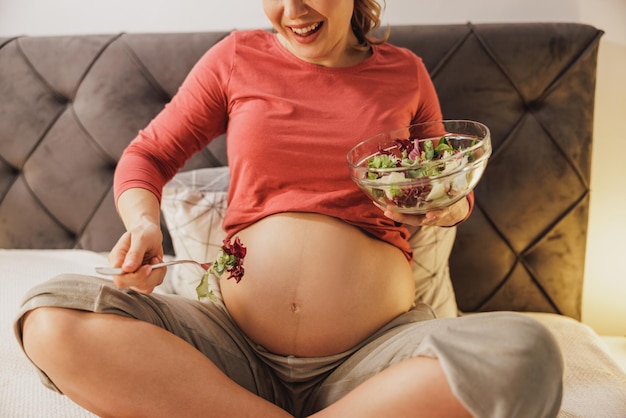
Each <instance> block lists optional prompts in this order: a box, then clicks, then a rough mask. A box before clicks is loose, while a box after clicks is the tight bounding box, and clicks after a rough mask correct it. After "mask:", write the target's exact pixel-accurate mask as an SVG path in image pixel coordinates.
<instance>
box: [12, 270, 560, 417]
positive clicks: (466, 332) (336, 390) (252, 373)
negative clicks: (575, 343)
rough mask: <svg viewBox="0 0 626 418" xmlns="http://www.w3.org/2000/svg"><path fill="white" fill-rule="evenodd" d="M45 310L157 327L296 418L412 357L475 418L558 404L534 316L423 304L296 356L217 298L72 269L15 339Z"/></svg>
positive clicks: (550, 413)
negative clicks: (441, 310) (269, 345)
mask: <svg viewBox="0 0 626 418" xmlns="http://www.w3.org/2000/svg"><path fill="white" fill-rule="evenodd" d="M43 306H54V307H65V308H71V309H78V310H83V311H92V312H100V313H110V314H117V315H123V316H126V317H130V318H136V319H139V320H142V321H146V322H149V323H152V324H154V325H157V326H159V327H162V328H164V329H166V330H168V331H169V332H171V333H173V334H175V335H177V336H179V337H180V338H182V339H183V340H185V341H187V342H188V343H189V344H191V345H193V346H194V347H196V348H197V349H198V350H200V351H201V352H202V353H204V355H205V356H206V357H207V358H209V359H210V360H211V361H212V362H213V363H215V364H216V365H217V366H218V367H219V368H220V369H221V370H222V371H223V372H224V373H226V374H227V375H228V376H230V378H231V379H233V380H234V381H236V382H237V383H239V384H240V385H241V386H243V387H245V388H247V389H248V390H249V391H251V392H253V393H256V394H258V395H259V396H261V397H263V398H265V399H267V400H269V401H270V402H272V403H274V404H276V405H278V406H280V407H282V408H283V409H285V410H287V411H289V412H290V413H291V414H293V415H294V416H297V417H301V416H307V415H310V414H312V413H314V412H316V411H318V410H320V409H323V408H324V407H326V406H327V405H330V404H332V403H333V402H335V401H337V400H338V399H340V398H341V397H342V396H344V395H345V394H347V393H348V392H350V391H351V390H352V389H354V388H355V387H356V386H358V385H359V384H361V383H362V382H364V381H365V380H366V379H368V378H369V377H371V376H373V375H375V374H377V373H378V372H380V371H381V370H383V369H385V368H387V367H389V366H391V365H393V364H396V363H399V362H401V361H403V360H405V359H408V358H412V357H416V356H428V357H433V358H437V359H439V361H440V363H441V365H442V367H443V370H444V372H445V373H446V375H447V378H448V380H449V382H450V384H451V386H452V390H453V393H454V394H455V395H456V396H457V397H458V398H459V399H460V400H461V402H462V403H463V404H464V405H465V406H466V407H467V408H468V409H469V410H470V411H472V413H473V415H474V416H476V417H493V418H496V417H498V418H501V417H506V418H514V417H524V418H526V417H534V418H541V417H555V416H556V415H557V413H558V410H559V407H560V403H561V397H562V373H563V369H562V360H561V355H560V352H559V349H558V346H557V343H556V342H555V340H554V339H553V337H552V335H551V334H550V333H549V331H548V330H547V329H546V328H544V327H543V326H542V325H541V324H540V323H539V322H537V321H535V320H533V319H531V318H529V317H527V316H524V315H521V314H517V313H512V312H498V313H483V314H472V315H468V316H463V317H459V318H441V319H436V318H435V316H434V314H433V311H432V310H431V309H430V308H429V307H428V306H427V305H423V304H422V305H418V306H416V307H414V308H413V309H412V310H411V311H409V312H407V313H405V314H403V315H400V316H399V317H397V318H395V319H394V320H392V321H391V322H389V323H388V324H386V325H385V326H384V327H382V328H381V329H380V330H378V331H377V332H376V333H374V334H373V335H372V336H370V337H369V338H368V339H367V340H365V341H363V342H362V343H361V344H359V345H358V346H356V347H354V348H352V349H351V350H349V351H347V352H344V353H340V354H337V355H333V356H326V357H315V358H299V357H294V356H280V355H275V354H272V353H270V352H268V351H266V350H265V349H264V348H263V347H261V346H258V345H256V344H254V343H253V342H252V341H251V340H250V339H248V338H247V337H246V335H245V334H244V333H243V332H242V331H241V330H240V329H239V328H238V327H237V325H236V324H235V323H234V322H233V320H232V319H231V317H230V315H229V314H228V312H227V310H226V308H225V306H224V305H223V303H221V302H215V303H213V302H199V301H195V300H191V299H187V298H184V297H181V296H175V295H161V294H150V295H145V294H141V293H137V292H134V291H132V290H120V289H117V288H116V287H115V286H114V285H113V284H112V282H111V281H109V280H103V279H99V278H95V277H87V276H78V275H69V274H66V275H61V276H57V277H55V278H54V279H52V280H50V281H48V282H45V283H43V284H41V285H39V286H37V287H35V288H33V289H32V290H31V291H30V292H28V293H27V295H26V296H25V299H24V302H23V305H22V308H21V310H20V312H19V315H18V319H17V321H16V323H15V332H16V335H17V337H18V340H19V341H20V344H21V334H22V318H23V315H24V314H25V313H26V312H28V311H29V310H32V309H34V308H38V307H43ZM40 374H41V377H42V381H43V382H44V384H46V385H47V386H48V387H50V388H51V389H54V390H57V391H58V388H56V386H55V385H54V383H53V382H51V381H50V380H49V379H48V377H47V376H46V375H45V374H44V373H43V372H41V371H40Z"/></svg>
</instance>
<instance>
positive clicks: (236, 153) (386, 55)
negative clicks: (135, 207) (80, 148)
mask: <svg viewBox="0 0 626 418" xmlns="http://www.w3.org/2000/svg"><path fill="white" fill-rule="evenodd" d="M440 119H442V115H441V110H440V107H439V101H438V98H437V95H436V92H435V89H434V87H433V84H432V82H431V79H430V77H429V75H428V72H427V70H426V68H425V66H424V64H423V63H422V60H421V59H420V58H418V57H417V56H415V55H414V54H413V53H412V52H411V51H409V50H407V49H403V48H398V47H396V46H393V45H390V44H383V45H379V46H374V47H373V54H372V56H371V57H369V58H368V59H366V60H365V61H363V62H361V63H359V64H357V65H354V66H351V67H344V68H327V67H321V66H317V65H314V64H310V63H307V62H304V61H302V60H300V59H298V58H296V57H295V56H293V55H292V54H290V53H289V52H288V51H286V50H285V49H284V48H283V47H282V46H281V45H280V43H279V42H278V40H277V38H276V36H275V35H274V34H272V33H269V32H267V31H262V30H256V31H234V32H232V33H231V34H230V35H229V36H227V37H226V38H225V39H223V40H222V41H220V42H219V43H218V44H216V45H215V46H214V47H212V48H211V49H210V50H209V51H208V52H207V53H206V54H205V55H204V56H203V57H202V58H201V59H200V60H199V61H198V63H197V64H196V65H195V67H194V68H193V69H192V71H191V72H190V74H189V75H188V77H187V79H186V80H185V82H184V83H183V84H182V86H181V87H180V89H179V91H178V93H177V94H176V95H175V96H174V98H173V99H172V100H171V102H170V103H169V104H167V105H166V106H165V109H164V110H163V111H162V112H161V113H160V114H159V115H157V116H156V117H155V119H154V120H152V121H151V122H150V124H149V125H148V126H147V127H146V128H145V129H144V130H142V131H140V132H139V135H138V136H137V138H135V139H134V140H133V141H132V143H131V144H130V145H129V146H128V148H127V149H126V150H125V152H124V154H123V155H122V158H121V159H120V161H119V164H118V167H117V170H116V175H115V198H116V200H117V199H118V198H119V195H120V194H121V193H122V192H124V191H125V190H127V189H129V188H133V187H140V188H145V189H148V190H150V191H152V192H153V193H154V194H155V195H156V196H157V198H159V199H160V198H161V190H162V188H163V186H164V185H165V183H166V182H167V181H169V180H170V179H171V178H172V177H173V176H174V175H175V174H176V172H177V171H178V170H179V169H180V168H181V167H182V166H183V165H184V163H185V162H186V160H187V159H189V158H190V157H191V156H192V154H194V153H196V152H198V151H200V150H202V148H203V147H205V146H206V145H207V144H208V143H209V142H210V141H211V140H212V139H213V138H215V137H217V136H219V135H221V134H223V133H227V150H228V163H229V166H230V171H231V184H230V191H229V198H228V211H227V214H226V216H225V218H224V229H225V230H226V232H227V234H228V236H229V237H230V236H233V235H234V234H236V233H237V232H238V231H239V230H241V229H242V228H245V227H246V226H249V225H251V224H253V223H254V222H256V221H258V220H259V219H261V218H263V217H265V216H268V215H272V214H275V213H279V212H314V213H320V214H324V215H328V216H333V217H336V218H340V219H342V220H344V221H345V222H348V223H350V224H352V225H355V226H358V227H359V228H361V229H363V230H364V231H366V232H367V233H369V234H371V235H373V236H375V237H378V238H380V239H382V240H384V241H387V242H389V243H391V244H393V245H395V246H396V247H398V248H400V249H401V250H402V251H404V252H405V254H406V255H407V257H408V258H409V259H410V258H411V256H412V254H411V247H410V245H409V243H408V241H407V239H408V231H407V229H406V228H404V227H403V226H401V225H398V224H396V223H395V222H394V221H393V220H391V219H388V218H386V217H385V216H384V215H383V213H382V211H381V210H380V209H379V208H377V207H376V206H374V204H373V203H372V202H371V200H370V199H368V198H367V197H366V196H365V195H364V194H363V193H362V192H361V191H360V190H359V188H358V187H357V186H356V184H355V183H354V182H353V181H352V180H351V179H350V175H349V170H348V166H347V163H346V154H347V152H348V151H349V150H350V148H352V147H353V146H354V145H356V144H357V143H358V142H360V141H362V140H364V139H366V138H368V137H370V136H373V135H375V134H378V133H380V132H383V131H386V130H390V129H394V128H398V127H402V126H406V125H410V124H413V123H418V122H425V121H432V120H440ZM470 202H471V200H470Z"/></svg>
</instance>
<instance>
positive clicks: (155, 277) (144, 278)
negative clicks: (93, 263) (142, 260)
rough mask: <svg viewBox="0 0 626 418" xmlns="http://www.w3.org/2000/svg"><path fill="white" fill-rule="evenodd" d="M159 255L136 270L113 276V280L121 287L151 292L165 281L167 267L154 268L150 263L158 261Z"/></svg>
mask: <svg viewBox="0 0 626 418" xmlns="http://www.w3.org/2000/svg"><path fill="white" fill-rule="evenodd" d="M158 262H159V260H158V258H157V257H154V258H152V259H151V260H150V262H149V264H144V265H142V266H141V267H139V268H138V269H137V270H136V271H134V272H130V273H125V274H120V275H117V276H113V282H114V283H115V285H116V286H117V287H118V288H120V289H133V290H136V291H137V292H141V293H151V292H152V291H153V290H154V288H155V287H157V286H158V285H160V284H161V283H163V279H164V278H165V273H166V271H167V269H166V268H159V269H152V267H150V264H154V263H158Z"/></svg>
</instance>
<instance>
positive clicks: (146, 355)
mask: <svg viewBox="0 0 626 418" xmlns="http://www.w3.org/2000/svg"><path fill="white" fill-rule="evenodd" d="M23 340H24V347H25V350H26V353H27V354H28V356H29V357H30V358H31V359H32V360H33V361H34V362H35V364H37V365H38V366H39V367H40V368H41V369H42V370H44V371H45V372H46V374H47V375H48V377H50V379H51V380H52V381H53V382H54V383H55V384H56V385H57V386H58V387H59V389H61V391H63V392H64V393H65V394H66V395H67V396H68V397H69V398H70V399H72V400H73V401H74V402H76V403H78V404H79V405H81V406H83V407H84V408H86V409H88V410H90V411H92V412H93V413H95V414H97V415H99V416H103V417H107V416H115V417H125V416H128V417H144V416H145V417H173V416H185V417H195V416H198V417H199V416H207V415H211V416H229V417H245V416H255V417H259V416H262V417H289V416H290V415H289V414H287V413H286V412H285V411H284V410H282V409H280V408H279V407H277V406H275V405H273V404H272V403H270V402H267V401H266V400H264V399H262V398H260V397H258V396H256V395H254V394H252V393H250V392H249V391H247V390H246V389H244V388H242V387H241V386H239V385H237V384H236V383H235V382H233V381H232V380H230V379H229V378H228V377H227V376H226V375H225V374H223V373H222V372H221V371H220V370H219V369H218V368H217V367H216V366H215V365H214V364H213V363H212V362H211V361H209V360H208V359H207V358H206V357H205V356H204V355H202V353H200V352H199V351H197V350H196V349H195V348H194V347H192V346H191V345H189V344H188V343H186V342H185V341H183V340H181V339H180V338H178V337H176V336H175V335H173V334H170V333H169V332H167V331H165V330H163V329H161V328H159V327H157V326H154V325H152V324H149V323H146V322H142V321H138V320H134V319H129V318H125V317H122V316H118V315H110V314H96V313H88V312H82V311H76V310H70V309H63V308H39V309H36V310H34V311H32V312H30V313H29V314H28V316H27V318H26V320H25V324H24V338H23Z"/></svg>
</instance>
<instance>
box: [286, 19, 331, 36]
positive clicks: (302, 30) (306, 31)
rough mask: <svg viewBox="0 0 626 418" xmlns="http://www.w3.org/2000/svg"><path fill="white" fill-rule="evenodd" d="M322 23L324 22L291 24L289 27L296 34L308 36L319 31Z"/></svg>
mask: <svg viewBox="0 0 626 418" xmlns="http://www.w3.org/2000/svg"><path fill="white" fill-rule="evenodd" d="M322 24H323V22H317V23H312V24H310V25H307V26H298V27H296V26H290V27H289V29H291V32H293V34H294V35H296V36H300V37H303V38H306V37H307V36H311V35H314V34H315V33H317V32H318V31H319V30H320V28H321V27H322Z"/></svg>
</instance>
